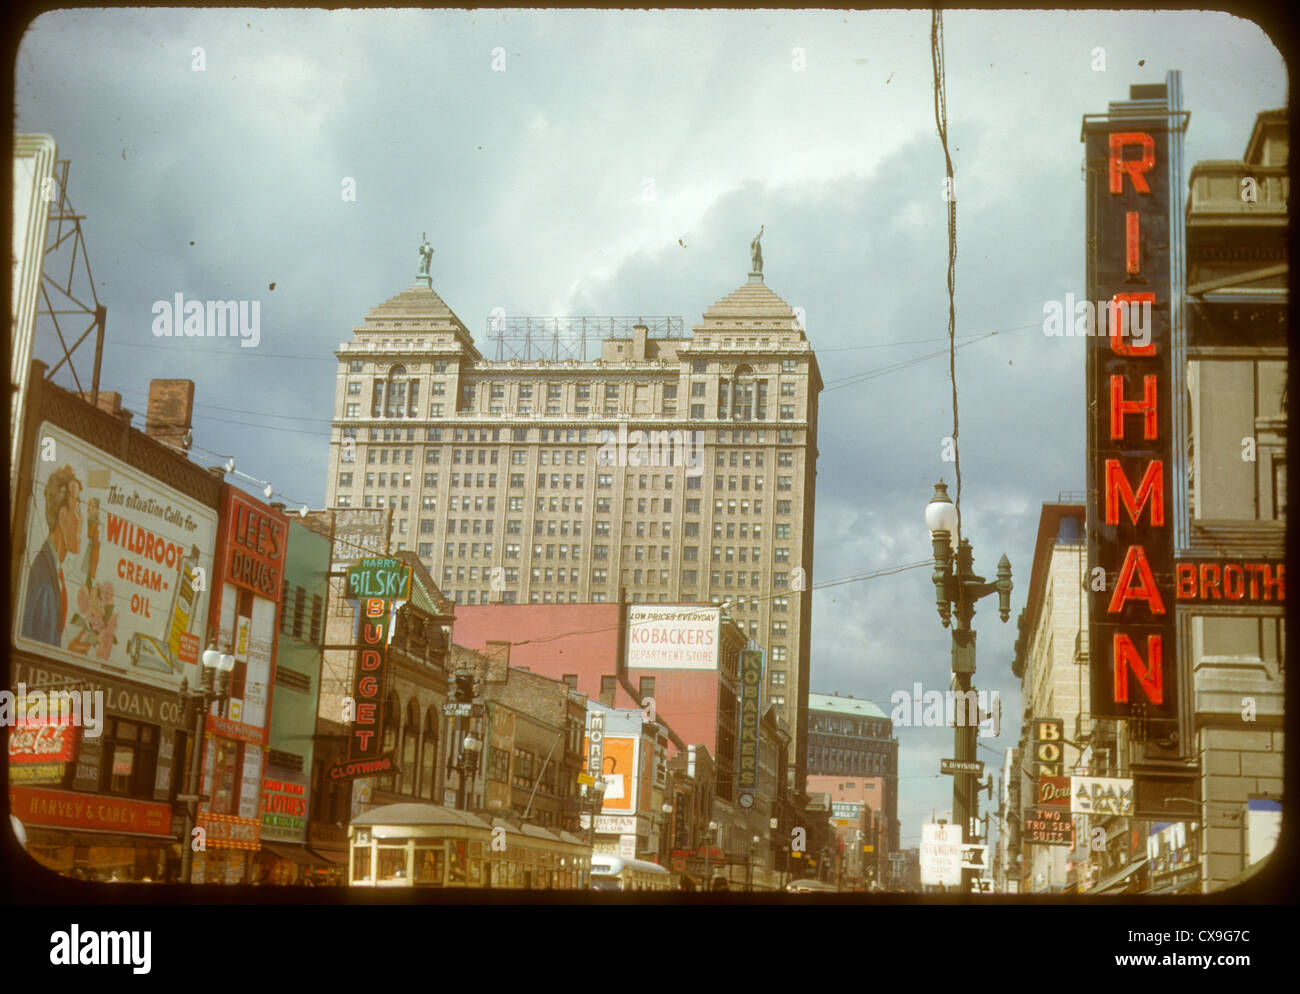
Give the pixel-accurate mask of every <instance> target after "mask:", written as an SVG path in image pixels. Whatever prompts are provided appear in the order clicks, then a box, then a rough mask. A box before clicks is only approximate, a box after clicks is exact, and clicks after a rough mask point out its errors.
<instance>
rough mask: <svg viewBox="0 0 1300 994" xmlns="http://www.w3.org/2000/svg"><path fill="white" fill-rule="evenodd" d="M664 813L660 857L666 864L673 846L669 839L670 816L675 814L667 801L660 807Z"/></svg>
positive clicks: (661, 825) (660, 836)
mask: <svg viewBox="0 0 1300 994" xmlns="http://www.w3.org/2000/svg"><path fill="white" fill-rule="evenodd" d="M659 810H660V811H661V812H662V813H663V818H662V820H661V821H660V823H659V855H660V857H661V858H662V859H663V860H664V862H665V863H667V862H668V860H669V858H670V856H671V854H672V845H671V842H670V839H669V820H668V816H669V815H671V814H672V813H673V806H672V805H671V804H669V803H668V802H667V801H664V802H663V804H661V805H660V806H659Z"/></svg>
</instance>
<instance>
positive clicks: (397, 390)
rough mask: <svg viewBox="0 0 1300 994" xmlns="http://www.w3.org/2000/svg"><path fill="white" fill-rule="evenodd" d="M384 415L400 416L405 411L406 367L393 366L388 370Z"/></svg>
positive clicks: (389, 416) (388, 416) (390, 416)
mask: <svg viewBox="0 0 1300 994" xmlns="http://www.w3.org/2000/svg"><path fill="white" fill-rule="evenodd" d="M384 392H385V400H386V403H385V411H384V417H387V418H400V417H403V416H404V415H405V411H406V367H405V366H403V365H400V364H399V365H396V366H393V367H392V368H391V369H389V370H388V383H387V387H386V389H385V391H384Z"/></svg>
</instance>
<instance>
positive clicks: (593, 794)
mask: <svg viewBox="0 0 1300 994" xmlns="http://www.w3.org/2000/svg"><path fill="white" fill-rule="evenodd" d="M587 796H588V797H590V798H591V826H590V828H589V829H588V831H587V838H588V839H589V840H590V841H591V849H592V851H593V852H595V850H596V816H597V815H599V814H600V812H601V809H602V808H603V807H604V806H605V778H604V777H603V776H599V775H598V776H597V777H596V780H595V783H593V784H592V785H591V786H590V787H589V788H588V789H587Z"/></svg>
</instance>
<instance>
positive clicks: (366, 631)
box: [361, 624, 384, 645]
mask: <svg viewBox="0 0 1300 994" xmlns="http://www.w3.org/2000/svg"><path fill="white" fill-rule="evenodd" d="M361 637H362V638H363V639H365V640H366V641H367V642H369V643H371V644H372V645H373V644H374V643H375V642H378V641H379V640H380V639H381V638H383V637H384V626H383V625H371V624H365V625H362V626H361Z"/></svg>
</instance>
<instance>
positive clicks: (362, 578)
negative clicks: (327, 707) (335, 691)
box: [328, 558, 411, 780]
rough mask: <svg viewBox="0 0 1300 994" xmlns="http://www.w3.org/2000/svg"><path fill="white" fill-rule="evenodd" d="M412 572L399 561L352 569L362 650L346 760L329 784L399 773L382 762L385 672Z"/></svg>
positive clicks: (387, 760) (351, 594)
mask: <svg viewBox="0 0 1300 994" xmlns="http://www.w3.org/2000/svg"><path fill="white" fill-rule="evenodd" d="M410 592H411V567H410V566H408V565H406V564H405V563H403V562H401V561H400V560H398V559H388V558H379V559H362V560H361V561H360V562H358V563H357V564H356V565H354V566H349V567H348V592H347V598H348V600H350V601H354V602H356V608H355V610H357V611H358V613H359V618H358V626H357V627H358V642H359V645H358V648H357V662H356V673H355V675H354V677H353V683H352V701H353V708H354V713H353V717H352V723H351V727H350V728H349V730H348V755H347V758H346V759H340V760H337V761H335V763H334V764H333V765H332V766H330V768H329V771H328V773H329V777H330V779H331V780H354V779H356V778H357V777H369V776H382V775H385V774H391V773H396V772H397V764H396V763H395V762H394V761H393V757H392V756H391V755H386V756H381V755H380V748H381V744H382V742H383V731H384V730H383V701H384V671H385V664H386V663H387V661H388V642H389V639H390V637H391V630H392V624H393V620H394V619H393V615H394V613H395V610H396V607H397V604H398V602H400V601H405V600H408V599H409V598H410Z"/></svg>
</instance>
